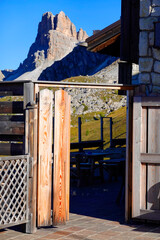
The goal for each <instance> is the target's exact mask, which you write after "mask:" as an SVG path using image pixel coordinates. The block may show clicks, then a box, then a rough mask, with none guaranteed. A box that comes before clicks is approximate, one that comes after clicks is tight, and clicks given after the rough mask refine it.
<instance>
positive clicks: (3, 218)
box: [0, 155, 29, 228]
mask: <svg viewBox="0 0 160 240" xmlns="http://www.w3.org/2000/svg"><path fill="white" fill-rule="evenodd" d="M28 178H29V157H28V156H26V155H24V156H14V157H3V158H0V228H3V227H4V225H5V226H10V225H17V224H20V223H24V222H27V220H28V216H27V215H28V214H27V209H28Z"/></svg>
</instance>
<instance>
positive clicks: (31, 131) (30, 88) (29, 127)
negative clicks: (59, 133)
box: [24, 83, 38, 233]
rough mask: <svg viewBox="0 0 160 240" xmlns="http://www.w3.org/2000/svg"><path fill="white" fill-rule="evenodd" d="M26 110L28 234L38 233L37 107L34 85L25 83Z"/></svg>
mask: <svg viewBox="0 0 160 240" xmlns="http://www.w3.org/2000/svg"><path fill="white" fill-rule="evenodd" d="M24 110H25V154H29V156H30V159H31V161H30V173H29V193H28V196H29V199H28V208H29V222H28V223H27V224H26V232H27V233H34V232H35V231H36V208H37V204H36V203H37V115H38V114H37V105H36V104H35V102H34V84H33V83H24Z"/></svg>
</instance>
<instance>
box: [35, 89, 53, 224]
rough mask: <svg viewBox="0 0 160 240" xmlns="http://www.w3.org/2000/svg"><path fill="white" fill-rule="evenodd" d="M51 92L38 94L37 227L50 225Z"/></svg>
mask: <svg viewBox="0 0 160 240" xmlns="http://www.w3.org/2000/svg"><path fill="white" fill-rule="evenodd" d="M52 120H53V92H52V91H51V90H48V89H43V90H42V91H40V93H39V126H38V136H39V139H38V183H37V189H38V196H37V225H38V227H41V226H50V225H51V187H52V184H51V183H52V133H53V130H52Z"/></svg>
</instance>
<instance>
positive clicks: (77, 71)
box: [38, 46, 116, 81]
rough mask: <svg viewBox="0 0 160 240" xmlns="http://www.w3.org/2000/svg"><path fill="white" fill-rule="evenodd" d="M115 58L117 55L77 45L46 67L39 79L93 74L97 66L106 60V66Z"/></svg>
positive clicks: (61, 78)
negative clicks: (103, 53)
mask: <svg viewBox="0 0 160 240" xmlns="http://www.w3.org/2000/svg"><path fill="white" fill-rule="evenodd" d="M106 59H107V61H106ZM115 60H116V58H115V57H110V56H108V57H107V56H106V55H101V54H98V53H92V52H89V51H87V50H86V48H85V47H81V46H77V47H75V48H74V49H73V51H72V52H71V53H69V54H68V55H67V56H66V57H64V58H63V59H62V60H60V61H57V62H55V63H54V64H53V65H51V66H50V67H48V68H46V69H45V70H44V71H43V72H42V74H41V75H40V77H39V79H38V80H47V81H60V80H63V79H66V78H69V77H71V76H72V77H74V76H79V75H83V76H85V75H92V73H93V72H94V71H95V68H97V69H99V68H98V67H99V66H100V65H101V64H102V63H104V62H105V63H106V64H105V66H103V67H106V66H107V65H109V64H111V63H112V62H113V61H115Z"/></svg>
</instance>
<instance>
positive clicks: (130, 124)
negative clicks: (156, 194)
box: [111, 91, 133, 221]
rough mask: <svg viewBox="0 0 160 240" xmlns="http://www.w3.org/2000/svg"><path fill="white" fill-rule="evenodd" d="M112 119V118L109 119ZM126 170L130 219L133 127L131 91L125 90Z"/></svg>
mask: <svg viewBox="0 0 160 240" xmlns="http://www.w3.org/2000/svg"><path fill="white" fill-rule="evenodd" d="M111 120H112V119H111ZM126 120H127V121H126V123H127V126H126V171H125V173H126V174H125V219H126V221H128V220H129V219H131V208H132V127H133V92H130V91H127V116H126Z"/></svg>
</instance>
